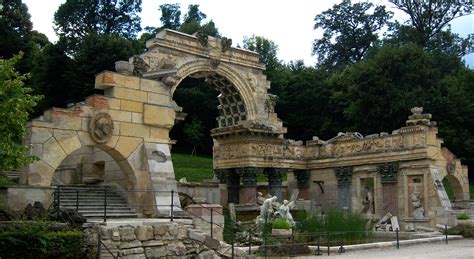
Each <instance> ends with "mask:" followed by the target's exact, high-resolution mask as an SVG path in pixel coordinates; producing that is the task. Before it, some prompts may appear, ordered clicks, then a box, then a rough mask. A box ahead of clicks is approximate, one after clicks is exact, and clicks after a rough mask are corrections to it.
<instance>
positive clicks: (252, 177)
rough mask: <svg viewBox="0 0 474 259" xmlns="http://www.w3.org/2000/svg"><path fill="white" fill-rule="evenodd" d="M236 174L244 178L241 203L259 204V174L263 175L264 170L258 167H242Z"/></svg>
mask: <svg viewBox="0 0 474 259" xmlns="http://www.w3.org/2000/svg"><path fill="white" fill-rule="evenodd" d="M236 172H237V174H238V175H240V176H241V177H242V186H241V188H240V192H239V203H240V204H257V173H263V169H262V168H256V167H242V168H237V169H236Z"/></svg>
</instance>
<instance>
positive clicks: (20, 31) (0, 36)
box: [0, 0, 33, 59]
mask: <svg viewBox="0 0 474 259" xmlns="http://www.w3.org/2000/svg"><path fill="white" fill-rule="evenodd" d="M32 28H33V24H32V23H31V21H30V14H29V13H28V7H26V5H25V4H23V3H22V2H21V0H0V58H6V59H8V58H11V57H13V56H14V55H16V54H18V52H20V51H25V50H26V48H27V47H28V44H29V41H30V39H31V30H32Z"/></svg>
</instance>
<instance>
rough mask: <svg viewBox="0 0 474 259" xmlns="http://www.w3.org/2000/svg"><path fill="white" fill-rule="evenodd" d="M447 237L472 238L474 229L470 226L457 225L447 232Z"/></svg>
mask: <svg viewBox="0 0 474 259" xmlns="http://www.w3.org/2000/svg"><path fill="white" fill-rule="evenodd" d="M448 234H449V235H461V236H463V237H465V238H474V227H473V226H470V225H457V226H455V227H453V228H450V229H449V230H448Z"/></svg>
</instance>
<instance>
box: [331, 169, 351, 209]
mask: <svg viewBox="0 0 474 259" xmlns="http://www.w3.org/2000/svg"><path fill="white" fill-rule="evenodd" d="M334 173H335V174H336V177H337V188H338V189H339V199H338V201H339V202H338V204H339V208H340V209H342V210H347V211H351V207H352V202H351V200H352V199H351V183H352V167H351V166H348V167H339V168H335V169H334Z"/></svg>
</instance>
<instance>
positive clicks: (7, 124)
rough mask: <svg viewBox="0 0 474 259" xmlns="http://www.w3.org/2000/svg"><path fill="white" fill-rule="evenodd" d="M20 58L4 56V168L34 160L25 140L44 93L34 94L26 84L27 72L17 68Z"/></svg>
mask: <svg viewBox="0 0 474 259" xmlns="http://www.w3.org/2000/svg"><path fill="white" fill-rule="evenodd" d="M20 58H21V55H19V56H15V57H13V58H11V59H0V120H1V121H2V123H1V124H0V172H2V171H8V170H16V169H18V168H20V167H21V166H23V165H25V164H27V163H29V162H31V161H32V160H33V158H31V157H28V156H26V155H25V153H26V151H27V150H28V147H27V146H25V145H22V144H21V143H22V139H23V137H25V135H26V127H25V125H26V121H27V120H28V112H30V111H31V110H32V109H33V107H34V106H35V105H36V103H37V102H38V100H39V99H40V97H38V96H33V95H31V94H30V93H31V88H29V87H26V86H25V84H24V81H25V80H26V79H27V75H22V74H20V73H18V72H17V71H15V69H14V66H15V63H16V62H18V60H19V59H20Z"/></svg>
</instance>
